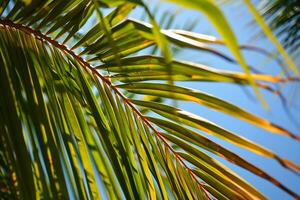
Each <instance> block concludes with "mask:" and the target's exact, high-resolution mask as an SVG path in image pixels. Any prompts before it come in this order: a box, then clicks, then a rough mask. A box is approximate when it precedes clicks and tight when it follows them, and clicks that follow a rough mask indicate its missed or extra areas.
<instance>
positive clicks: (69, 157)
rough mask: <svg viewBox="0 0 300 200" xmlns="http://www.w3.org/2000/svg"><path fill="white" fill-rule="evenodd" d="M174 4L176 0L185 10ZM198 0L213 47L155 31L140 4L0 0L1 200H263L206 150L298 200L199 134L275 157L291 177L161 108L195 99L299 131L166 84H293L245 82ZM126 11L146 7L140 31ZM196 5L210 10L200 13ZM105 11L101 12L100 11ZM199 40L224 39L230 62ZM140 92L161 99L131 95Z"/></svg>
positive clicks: (228, 134) (240, 142)
mask: <svg viewBox="0 0 300 200" xmlns="http://www.w3.org/2000/svg"><path fill="white" fill-rule="evenodd" d="M184 2H185V1H180V3H181V4H183V5H189V6H190V4H185V3H184ZM186 2H188V1H186ZM195 2H196V1H195ZM199 2H201V4H197V5H198V6H199V5H201V6H204V8H202V7H201V9H199V7H197V6H196V7H197V9H199V10H200V11H201V12H204V13H206V14H207V15H209V17H210V18H211V20H212V21H213V23H214V25H216V26H217V29H218V30H219V31H220V32H221V34H222V36H223V38H224V41H221V42H220V40H215V41H211V40H209V39H207V37H206V38H203V37H202V38H201V37H200V38H199V35H195V34H193V33H192V32H186V30H172V29H168V28H169V27H168V26H167V27H165V29H161V28H160V27H159V23H157V22H156V21H155V19H154V16H152V14H151V12H150V9H149V8H148V7H147V5H145V4H143V3H142V2H140V1H133V0H132V1H124V0H120V1H110V0H101V1H100V0H97V1H90V0H83V1H79V0H76V1H63V0H55V1H54V0H47V1H40V0H35V1H2V2H1V3H0V13H1V19H0V89H1V92H0V93H1V98H0V132H1V135H0V141H1V146H0V155H1V157H0V158H1V159H0V177H1V179H0V195H1V197H4V198H7V199H9V198H10V199H124V198H126V199H145V198H146V199H213V198H219V199H266V197H265V196H264V195H263V194H262V193H261V192H259V191H258V190H257V189H255V187H253V186H251V185H250V184H249V183H247V182H246V181H245V180H243V178H241V177H240V176H239V175H237V174H236V173H234V172H233V171H232V170H231V169H228V168H226V167H225V166H224V165H223V164H221V163H220V162H218V161H216V160H215V159H213V158H212V157H211V156H210V155H208V154H207V153H206V152H205V151H209V152H211V153H212V154H215V155H217V156H220V157H222V158H224V159H226V160H228V161H230V162H232V163H233V164H235V165H237V166H240V167H242V168H244V169H246V170H248V171H250V172H252V173H253V174H255V175H257V176H258V177H261V178H264V179H266V180H267V181H269V182H271V183H273V184H274V185H276V186H277V187H278V188H279V189H281V190H283V191H285V192H286V193H288V194H289V195H291V196H292V197H294V198H299V196H298V194H297V193H295V192H294V191H292V190H291V189H289V188H287V187H286V186H285V185H283V184H282V183H281V182H280V181H278V180H277V179H275V178H274V177H272V176H271V175H269V174H268V173H267V172H265V171H263V170H262V169H260V168H258V167H256V166H255V165H253V164H252V163H250V162H249V161H247V160H246V159H245V158H242V157H240V156H238V155H237V154H236V153H235V152H232V151H231V150H229V149H226V148H225V147H223V146H221V145H219V144H217V143H216V142H214V141H212V140H209V139H208V138H206V136H205V135H204V134H203V133H207V134H212V135H213V136H215V137H219V138H221V139H223V140H225V141H228V142H231V143H233V144H235V145H237V146H239V147H241V148H244V149H246V150H249V151H251V152H253V153H256V154H258V155H261V156H264V157H267V158H271V159H274V160H276V161H277V162H278V163H279V164H280V165H282V166H283V167H284V168H286V169H288V170H290V171H293V172H294V173H297V174H298V173H299V171H300V167H299V166H297V165H296V164H294V163H292V162H290V161H288V160H286V159H284V158H281V157H279V156H278V155H277V154H275V153H273V152H272V151H270V150H268V149H266V148H264V147H261V146H260V145H258V144H255V143H253V142H252V141H249V140H247V139H245V138H242V137H240V136H238V134H235V133H233V132H232V131H230V130H226V129H225V128H223V127H221V126H218V125H216V124H214V123H213V122H211V121H209V120H207V119H204V118H203V117H201V116H196V115H193V114H191V113H188V112H186V111H183V110H180V109H179V108H175V107H172V106H168V105H166V102H167V99H168V98H170V99H175V100H180V101H181V100H183V101H191V102H196V103H199V104H202V105H204V106H207V107H209V108H211V109H214V110H217V111H219V112H223V113H225V114H227V115H229V116H233V117H236V118H238V119H241V120H244V121H246V122H248V123H251V124H253V125H255V126H258V127H260V128H262V129H265V130H267V131H269V132H272V133H276V134H279V135H283V136H287V137H289V138H290V139H294V140H299V136H298V135H296V134H294V133H291V132H290V131H288V130H286V129H284V128H281V127H280V126H278V125H275V124H273V123H271V122H269V121H267V120H265V119H262V118H260V117H258V116H256V115H254V114H252V113H250V112H248V111H246V110H245V109H243V108H240V107H238V106H236V105H234V104H232V103H230V102H227V101H224V100H222V99H221V98H219V97H214V96H212V95H210V94H206V93H204V92H201V91H197V90H192V89H189V88H186V87H181V86H177V84H178V82H180V81H195V82H203V81H210V82H220V83H222V82H228V83H233V84H239V85H242V86H245V85H248V86H249V85H250V86H253V85H257V87H261V88H262V89H269V90H270V91H271V89H270V87H271V86H270V85H271V84H274V83H280V82H288V81H289V80H297V79H293V78H292V77H286V78H282V77H280V78H279V77H275V76H272V75H267V74H251V79H249V75H250V74H249V73H250V70H249V69H250V68H249V65H248V64H246V63H245V62H244V61H243V59H242V57H241V53H240V47H239V46H238V44H237V42H236V41H235V39H234V35H233V33H232V31H231V30H230V27H229V26H228V24H227V23H217V21H216V17H217V16H223V15H222V13H221V11H220V10H219V8H218V7H217V6H216V5H214V4H212V3H211V2H209V1H199ZM136 6H138V7H141V8H143V9H145V10H146V14H148V16H149V18H150V19H151V20H150V21H151V24H148V23H145V22H141V21H138V20H133V19H128V18H127V15H128V14H129V13H130V12H131V10H132V9H133V8H134V7H136ZM205 6H209V7H210V8H214V11H215V13H217V14H218V15H217V16H214V15H211V14H209V13H208V11H207V8H206V7H205ZM106 8H110V10H109V11H110V12H109V13H108V14H107V15H104V14H103V13H105V12H104V11H105V9H106ZM95 16H97V17H95ZM222 19H223V20H225V18H222ZM93 21H94V22H93ZM92 24H94V25H92ZM222 27H225V28H226V29H224V30H222ZM216 41H218V42H216ZM210 43H214V44H216V43H219V44H224V43H225V44H227V45H228V48H229V49H230V50H231V51H232V52H233V55H235V59H234V58H231V57H229V56H227V55H225V54H224V53H223V52H221V51H219V50H216V49H214V48H212V47H211V46H209V44H210ZM171 45H176V46H177V47H179V48H190V49H194V50H196V51H202V52H206V53H212V54H213V55H215V56H216V57H219V58H222V59H225V60H227V61H229V62H232V63H239V64H241V65H242V67H244V69H246V70H245V71H246V73H242V72H233V71H224V70H218V69H216V68H213V67H208V66H205V65H203V64H200V63H192V62H188V61H179V60H175V59H174V58H173V56H172V55H173V54H172V51H171V49H169V47H170V46H171ZM150 46H152V47H153V48H154V49H160V50H161V54H162V56H153V55H136V54H139V53H140V52H143V51H144V50H146V49H147V48H148V47H150ZM152 53H153V54H154V53H155V51H154V50H152ZM235 60H237V61H235ZM124 83H125V84H124ZM264 84H268V85H264ZM130 93H137V94H138V95H137V96H136V95H132V94H130ZM149 95H150V96H157V97H158V98H160V99H161V100H162V101H161V103H155V102H153V101H150V100H149V101H141V100H137V99H140V98H143V99H144V100H145V99H147V98H148V97H149ZM148 99H150V98H148ZM154 99H155V98H154ZM143 109H144V110H145V109H146V110H149V111H152V114H154V113H156V114H159V115H160V116H162V117H158V118H157V117H153V115H152V114H151V112H148V113H149V115H150V116H149V115H148V116H146V115H145V114H143V113H144V112H142V111H144V110H143ZM163 117H164V118H163ZM165 118H167V119H165Z"/></svg>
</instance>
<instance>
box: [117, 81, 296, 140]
mask: <svg viewBox="0 0 300 200" xmlns="http://www.w3.org/2000/svg"><path fill="white" fill-rule="evenodd" d="M118 87H119V88H124V89H126V90H127V91H129V92H133V93H138V94H147V95H152V96H160V97H165V98H170V99H177V100H183V101H192V102H196V103H199V104H202V105H204V106H207V107H209V108H212V109H214V110H216V111H219V112H223V113H226V114H228V115H231V116H233V117H236V118H239V119H242V120H244V121H246V122H249V123H251V124H253V125H255V126H257V127H260V128H262V129H265V130H267V131H270V132H273V133H276V134H280V135H284V136H287V137H290V138H293V139H295V140H298V141H300V138H299V136H297V135H294V134H292V133H290V132H289V131H287V130H285V129H283V128H281V127H279V126H277V125H275V124H272V123H271V122H268V121H266V120H264V119H262V118H260V117H258V116H255V115H253V114H251V113H249V112H247V111H245V110H244V109H242V108H240V107H238V106H235V105H233V104H231V103H228V102H226V101H224V100H222V99H219V98H217V97H214V96H212V95H209V94H206V93H203V92H201V91H198V90H192V89H188V88H184V87H179V86H170V85H166V84H160V83H134V84H123V85H119V86H118Z"/></svg>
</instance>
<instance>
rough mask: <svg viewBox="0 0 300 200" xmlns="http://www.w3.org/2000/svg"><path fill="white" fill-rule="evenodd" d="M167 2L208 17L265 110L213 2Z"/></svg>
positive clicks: (207, 0)
mask: <svg viewBox="0 0 300 200" xmlns="http://www.w3.org/2000/svg"><path fill="white" fill-rule="evenodd" d="M167 1H170V2H176V3H177V4H180V5H182V6H184V7H187V8H191V9H194V10H198V11H200V12H201V13H203V14H205V15H206V16H207V17H208V19H209V20H210V21H211V22H212V24H213V25H214V26H215V28H216V29H217V31H218V32H219V33H220V35H221V36H222V37H223V38H224V41H225V43H226V44H227V46H228V48H229V49H230V50H231V53H232V54H233V55H234V56H235V58H236V59H237V62H238V63H239V64H240V65H241V67H242V68H243V70H244V71H245V73H246V74H247V78H248V79H249V82H250V84H251V86H252V88H253V90H254V92H255V94H256V96H257V97H258V99H259V100H260V102H261V104H262V105H263V106H264V107H265V108H266V107H267V104H266V102H265V100H264V99H263V96H262V95H261V93H260V92H259V90H258V88H257V86H256V84H255V82H254V80H253V78H252V77H251V74H250V73H251V72H250V69H249V67H248V66H247V64H246V62H245V60H244V58H243V56H242V54H241V53H240V50H239V46H238V43H237V40H236V38H235V35H234V33H233V32H232V30H231V28H230V26H229V24H228V22H227V20H226V18H225V17H224V15H223V13H222V12H221V10H220V9H219V8H218V7H217V6H216V5H215V4H214V2H213V1H212V0H193V1H190V0H176V1H174V0H167Z"/></svg>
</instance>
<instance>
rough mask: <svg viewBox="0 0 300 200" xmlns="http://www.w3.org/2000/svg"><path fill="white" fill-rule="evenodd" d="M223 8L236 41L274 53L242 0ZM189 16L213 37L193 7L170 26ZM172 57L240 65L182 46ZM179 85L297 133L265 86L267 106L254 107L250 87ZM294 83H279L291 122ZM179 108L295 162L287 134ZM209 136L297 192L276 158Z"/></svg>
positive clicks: (274, 191)
mask: <svg viewBox="0 0 300 200" xmlns="http://www.w3.org/2000/svg"><path fill="white" fill-rule="evenodd" d="M150 2H153V1H150ZM154 5H155V4H152V5H150V7H154ZM177 8H178V7H176V6H174V5H170V4H166V3H163V4H162V5H161V6H160V9H159V11H158V12H157V13H154V14H155V15H156V16H157V15H158V16H159V17H160V16H162V14H163V13H164V12H163V11H168V12H172V11H174V10H176V9H177ZM223 11H224V14H225V15H226V17H227V18H228V20H229V22H230V25H231V27H232V29H233V30H234V32H235V34H236V36H237V38H238V41H239V43H240V44H251V45H254V46H258V47H262V48H264V49H265V50H268V51H270V52H274V47H273V46H272V44H271V43H270V42H269V41H268V40H267V39H265V38H263V37H255V36H256V35H257V33H259V31H260V29H259V27H258V26H257V25H255V24H252V23H251V20H252V18H251V15H250V13H249V12H248V11H247V9H246V8H245V7H244V6H243V5H242V4H240V3H233V4H227V5H224V6H223ZM141 15H143V13H142V12H141V10H139V9H137V10H136V11H135V12H134V13H133V14H132V17H138V18H139V17H140V16H141ZM159 17H158V18H159ZM194 19H195V20H197V26H196V28H195V29H194V31H195V32H198V33H203V34H210V35H214V36H218V34H217V33H216V32H215V30H214V28H213V27H212V26H211V25H210V23H209V22H208V21H207V19H206V18H205V16H203V15H201V14H199V13H197V12H195V11H181V12H180V14H179V17H178V18H177V20H176V21H175V23H174V25H175V27H176V25H177V27H182V26H183V23H187V22H188V23H191V21H193V20H194ZM222 50H224V52H226V53H227V54H229V55H230V53H229V52H228V51H227V50H226V49H224V48H223V49H222ZM244 56H245V58H246V60H247V62H248V63H249V64H251V65H252V66H255V67H256V68H257V69H259V70H261V71H263V72H266V73H269V74H274V75H276V74H278V73H279V72H280V68H279V66H278V65H277V64H276V62H274V61H270V60H268V59H266V57H264V56H262V55H260V54H257V53H253V52H249V51H247V52H244ZM177 58H178V59H182V60H189V61H194V62H199V63H202V64H207V65H209V66H212V67H216V68H219V69H229V70H235V71H241V69H240V67H239V66H237V65H232V64H229V63H227V62H225V61H223V60H221V59H219V58H216V57H215V56H213V55H209V54H208V53H203V52H199V51H191V50H183V51H181V52H180V54H179V55H177ZM296 63H297V64H299V63H300V62H299V60H297V62H296ZM181 85H184V86H186V87H192V88H195V89H198V90H201V91H205V92H208V93H210V94H213V95H215V96H217V97H220V98H223V99H225V100H227V101H229V102H232V103H234V104H236V105H239V106H240V107H242V108H245V109H246V110H248V111H250V112H252V113H255V114H257V115H259V116H261V117H263V118H265V119H268V120H270V121H271V122H274V123H276V124H278V125H280V126H282V127H284V128H286V129H288V130H290V131H292V132H293V133H295V134H297V135H300V134H299V132H300V128H299V127H300V126H297V125H296V122H294V121H292V120H291V118H289V117H288V116H287V113H286V111H285V109H284V107H283V105H282V103H281V101H280V99H279V98H278V97H277V96H275V95H273V94H270V93H269V92H267V91H262V93H263V95H264V97H265V99H266V100H267V102H268V105H269V107H270V111H266V110H264V109H263V108H262V107H261V106H260V104H259V102H258V101H257V100H256V99H255V97H254V95H253V94H252V91H251V89H250V88H245V89H242V88H241V87H240V86H236V85H232V84H219V83H182V84H181ZM295 86H296V84H292V83H291V84H289V85H288V86H286V87H284V90H283V91H284V95H285V96H286V97H287V98H289V99H290V100H289V104H288V109H289V112H290V113H291V116H293V118H294V119H295V121H297V123H299V124H300V120H299V119H297V118H299V117H300V105H297V103H298V102H299V100H300V96H299V95H298V91H297V90H294V89H295ZM245 90H246V91H247V93H245ZM295 91H296V92H295ZM249 94H250V97H249ZM180 107H181V108H183V109H185V110H187V111H190V112H192V113H195V114H197V115H200V116H202V117H204V118H207V119H209V120H211V121H213V122H215V123H217V124H219V125H221V126H223V127H224V128H226V129H229V130H231V131H233V132H236V133H238V134H239V135H241V136H244V137H246V138H248V139H250V140H252V141H254V142H256V143H258V144H260V145H262V146H264V147H266V148H268V149H271V150H272V151H273V152H275V153H277V154H278V155H280V156H281V157H283V158H286V159H288V160H290V161H293V162H294V163H297V164H298V165H300V155H299V152H300V143H299V142H296V141H293V140H291V139H289V138H285V137H282V136H279V135H275V134H271V133H268V132H266V131H263V130H261V129H259V128H256V127H254V126H252V125H250V124H247V123H245V122H243V121H240V120H237V119H235V118H232V117H228V116H226V115H224V114H221V113H218V112H215V111H212V110H209V109H207V108H205V107H202V106H200V105H196V104H194V103H181V104H180ZM209 138H210V139H212V140H214V141H217V142H219V143H220V144H222V145H223V146H225V147H228V148H229V149H231V150H233V151H234V152H236V153H237V154H239V155H241V156H243V157H244V158H246V159H247V160H248V161H250V162H252V163H253V164H255V165H256V166H258V167H260V168H262V169H263V170H264V171H266V172H268V173H269V174H270V175H272V176H273V177H275V178H277V179H278V180H280V181H281V182H282V183H284V184H285V185H286V186H288V187H289V188H291V189H292V190H293V191H295V192H298V194H300V176H296V175H295V174H293V173H291V172H289V171H287V170H286V169H284V168H282V167H281V166H280V165H279V164H278V163H277V162H276V161H273V160H271V159H267V158H262V157H260V156H257V155H254V154H252V153H249V152H247V151H245V150H242V149H240V148H237V147H234V146H233V145H230V144H228V143H225V142H223V141H221V140H218V139H215V138H212V137H209ZM216 158H217V157H216ZM217 159H219V158H217ZM219 160H221V159H219ZM221 161H222V162H223V163H224V164H226V165H227V166H229V167H230V168H232V169H233V170H234V171H235V172H237V173H238V174H239V175H240V176H242V177H243V178H245V179H246V180H247V181H249V182H250V183H251V184H253V185H254V186H255V187H256V188H258V189H259V190H260V191H262V192H263V193H264V194H265V195H266V196H267V197H269V198H270V199H291V198H290V197H289V196H288V195H287V194H285V193H284V192H282V191H281V190H279V189H278V188H276V187H275V186H273V185H272V184H270V183H268V182H267V181H265V180H263V179H261V178H258V177H256V176H254V175H252V174H251V173H249V172H247V171H245V170H243V169H241V168H239V167H236V166H233V165H232V164H230V163H228V162H226V161H223V160H221Z"/></svg>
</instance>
